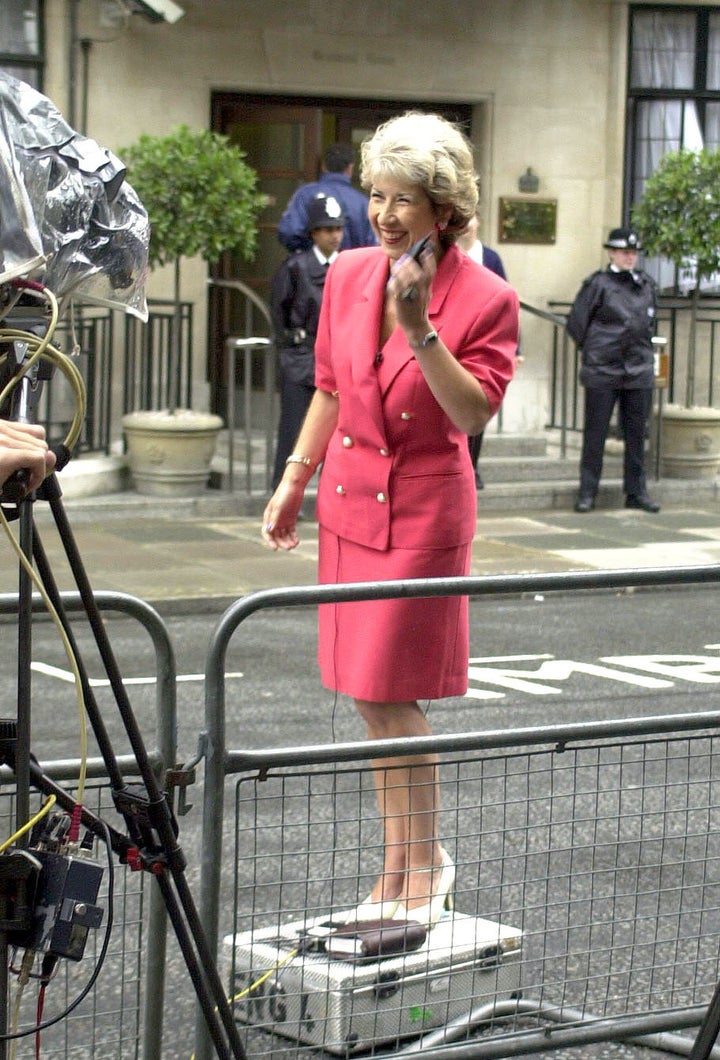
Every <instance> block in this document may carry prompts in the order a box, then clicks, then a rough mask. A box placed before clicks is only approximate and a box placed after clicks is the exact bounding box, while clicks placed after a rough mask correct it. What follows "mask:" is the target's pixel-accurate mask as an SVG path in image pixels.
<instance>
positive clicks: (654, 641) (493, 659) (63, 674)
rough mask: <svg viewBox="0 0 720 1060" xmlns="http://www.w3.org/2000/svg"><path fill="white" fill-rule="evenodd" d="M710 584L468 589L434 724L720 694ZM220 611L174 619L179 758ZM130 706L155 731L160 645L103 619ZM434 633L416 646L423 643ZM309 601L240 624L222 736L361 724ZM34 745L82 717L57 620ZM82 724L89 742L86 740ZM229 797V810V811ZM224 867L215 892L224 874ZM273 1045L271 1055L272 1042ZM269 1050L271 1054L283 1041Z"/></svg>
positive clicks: (184, 1037) (42, 642)
mask: <svg viewBox="0 0 720 1060" xmlns="http://www.w3.org/2000/svg"><path fill="white" fill-rule="evenodd" d="M716 614H717V604H716V594H715V593H714V592H713V591H712V590H711V589H689V588H681V589H669V590H661V591H651V592H645V591H636V592H617V593H615V592H598V593H593V594H582V595H561V596H546V597H544V598H541V597H536V598H527V599H509V598H508V599H487V600H476V601H474V602H473V604H472V606H471V630H472V632H471V656H472V657H471V664H470V688H469V692H468V695H467V696H466V697H463V698H462V699H453V700H447V701H443V702H441V703H437V704H432V705H431V707H430V712H429V717H430V719H431V722H432V724H433V728H434V731H435V732H436V733H438V734H440V733H454V732H462V733H467V732H472V731H486V730H504V729H509V728H512V729H520V728H525V727H541V728H544V727H552V726H554V725H557V724H565V723H567V722H578V721H587V722H590V721H597V720H603V719H610V718H620V719H622V718H624V719H627V718H639V717H647V716H657V715H663V714H673V715H675V714H677V715H682V714H687V713H693V712H698V711H712V710H718V709H720V633H718V628H717V621H716ZM219 617H220V616H219V615H212V614H202V615H197V616H183V617H178V618H171V619H168V620H167V622H166V625H167V629H168V633H169V636H170V638H171V640H172V643H173V645H174V648H175V654H176V660H177V668H178V674H179V679H178V685H177V694H178V718H177V733H178V749H179V753H178V761H187V760H189V759H190V758H192V757H193V755H194V753H195V750H196V747H197V743H198V738H199V735H200V733H201V732H202V730H203V729H204V727H205V722H204V691H203V689H204V685H203V675H204V671H205V660H206V656H207V650H208V645H209V642H210V640H211V638H212V636H213V633H214V631H215V629H216V626H217V622H218V619H219ZM107 629H108V631H109V635H110V639H111V643H112V645H113V650H114V652H115V654H116V656H117V658H118V662H119V664H120V667H121V670H122V672H123V675H124V677H125V679H126V681H127V687H128V691H129V694H130V696H131V700H132V704H133V709H134V710H135V712H136V716H137V720H138V723H139V725H140V728H141V730H142V732H143V733H144V734H145V738H146V740H147V743H148V745H149V746H152V744H153V740H154V737H153V732H154V729H155V706H156V702H155V701H156V689H155V684H154V681H153V674H154V663H153V653H152V649H151V647H150V646H149V642H148V638H147V635H146V633H145V632H144V631H142V630H139V629H138V628H137V626H136V625H135V623H134V622H130V621H127V620H125V619H119V618H115V617H113V618H109V619H108V621H107ZM14 632H15V630H14V626H13V625H12V624H10V623H6V624H5V626H4V627H3V634H2V651H1V653H0V687H1V688H2V691H3V695H4V702H6V703H7V704H8V705H9V706H8V710H7V716H12V707H11V706H10V705H11V704H13V702H14V697H15V694H16V688H17V672H16V667H17V653H18V646H17V643H16V642H14V639H13V638H14ZM78 640H79V645H80V650H81V654H82V657H83V660H84V661H85V663H86V665H87V667H88V670H89V673H90V675H91V677H92V678H93V679H94V680H96V681H97V685H96V695H97V698H98V703H99V705H100V708H101V711H102V714H103V717H104V720H105V723H106V726H107V728H108V731H109V733H110V735H111V738H112V740H113V743H114V746H115V749H116V752H117V753H124V752H125V751H127V750H128V744H127V740H126V738H125V736H124V735H123V732H122V725H121V723H120V719H119V716H118V713H117V710H116V708H115V706H114V704H113V702H112V698H111V696H110V693H109V691H108V690H107V688H105V687H104V686H103V683H102V678H103V675H102V671H101V667H100V664H99V660H98V659H97V656H96V652H95V649H94V647H93V646H92V643H91V640H90V638H89V636H88V635H86V634H85V633H84V632H80V631H78ZM430 649H431V646H428V645H418V650H430ZM314 651H315V614H314V612H313V611H312V610H311V609H307V610H306V609H294V610H283V611H278V612H274V613H269V612H260V613H258V614H255V615H253V616H252V617H251V618H250V619H249V620H248V621H247V622H246V623H244V624H243V626H242V627H241V628H240V629H239V630H238V631H237V632H236V633H235V635H234V636H233V639H232V641H231V644H230V648H229V651H228V656H227V660H226V678H225V681H226V699H227V702H226V720H227V737H228V745H229V746H230V747H231V748H236V749H251V748H260V747H300V746H302V745H307V744H324V743H332V742H338V741H346V740H356V739H361V738H362V731H361V728H360V725H359V723H358V719H357V718H356V717H355V714H354V711H353V709H352V707H351V705H350V704H349V702H348V701H346V700H345V699H344V698H342V697H341V698H336V697H334V696H333V694H332V693H330V692H328V691H327V690H324V689H322V688H321V686H320V683H319V680H318V677H317V672H316V668H315V662H314ZM32 660H33V696H32V732H33V739H32V743H33V751H34V753H35V754H36V755H37V756H38V757H39V758H40V759H41V760H50V759H53V760H54V759H59V758H74V757H77V753H78V726H77V721H76V713H77V711H76V706H75V703H74V699H73V695H72V689H71V686H70V684H69V683H68V680H67V669H68V666H67V661H66V659H65V656H64V652H63V649H62V647H61V646H60V644H59V643H58V638H57V636H56V634H55V632H54V630H53V627H52V626H51V624H50V623H48V622H41V623H38V624H36V625H35V628H34V635H33V648H32ZM92 745H93V741H92V738H91V750H90V753H91V754H93V753H95V752H94V750H93V746H92ZM189 798H190V801H191V802H192V803H193V804H194V806H193V809H192V810H191V811H190V812H189V813H188V815H187V816H184V817H182V818H181V819H180V828H181V833H180V837H181V842H182V845H183V848H184V849H185V851H186V853H187V856H188V863H189V864H188V873H187V875H188V880H189V882H190V884H191V887H192V888H193V890H194V891H195V892H196V893H197V886H198V879H199V864H200V858H199V842H200V805H201V798H202V796H201V789H200V787H199V786H198V787H196V788H194V789H191V791H190V796H189ZM233 813H234V807H233V806H231V805H229V806H228V810H227V816H228V817H229V818H230V820H232V815H233ZM229 875H230V874H229V873H226V874H225V876H224V880H223V888H224V892H223V903H228V902H231V901H232V893H231V887H232V881H231V879H229ZM168 996H169V998H172V1001H171V1003H170V1004H168V1006H167V1008H166V1025H167V1035H166V1041H167V1047H166V1051H165V1052H164V1056H165V1057H166V1058H167V1060H175V1058H180V1057H184V1056H188V1055H189V1050H188V1049H187V1041H188V1030H189V1020H188V1012H189V1005H190V1004H191V1002H192V1000H193V995H192V991H191V989H190V987H189V984H188V981H187V974H186V971H185V968H184V964H183V962H182V959H181V958H180V956H179V954H178V952H177V948H176V946H175V945H174V943H173V942H171V944H170V947H169V957H168ZM266 1055H267V1054H266ZM278 1055H280V1054H279V1053H278ZM554 1055H557V1056H559V1057H561V1056H562V1057H564V1056H567V1057H587V1058H590V1057H593V1058H600V1057H603V1058H604V1057H608V1058H616V1057H617V1058H622V1057H637V1058H638V1060H639V1058H640V1057H641V1056H644V1055H647V1056H648V1057H653V1058H654V1060H655V1058H660V1057H664V1056H666V1055H669V1054H666V1053H663V1052H660V1051H658V1050H650V1051H646V1052H645V1053H642V1052H641V1051H640V1050H638V1049H637V1048H635V1047H631V1046H628V1045H620V1044H603V1045H602V1046H585V1047H583V1048H582V1049H580V1050H566V1051H563V1052H558V1053H557V1054H554Z"/></svg>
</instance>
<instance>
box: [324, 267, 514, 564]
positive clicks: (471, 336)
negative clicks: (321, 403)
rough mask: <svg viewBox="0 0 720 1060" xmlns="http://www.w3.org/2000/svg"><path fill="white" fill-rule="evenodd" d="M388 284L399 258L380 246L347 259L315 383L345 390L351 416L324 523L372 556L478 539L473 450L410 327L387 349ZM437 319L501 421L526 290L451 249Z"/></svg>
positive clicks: (328, 289) (332, 453) (338, 441)
mask: <svg viewBox="0 0 720 1060" xmlns="http://www.w3.org/2000/svg"><path fill="white" fill-rule="evenodd" d="M388 276H389V269H388V259H387V257H386V255H385V254H384V253H383V252H382V250H380V249H379V248H375V247H372V248H363V249H359V250H346V251H343V252H342V253H341V254H340V256H339V257H338V258H337V260H336V261H335V263H334V264H333V265H332V266H331V268H330V271H329V273H328V276H327V281H326V284H325V292H324V295H323V303H322V309H321V313H320V323H319V328H318V334H317V339H316V343H315V360H316V371H315V384H316V386H317V387H318V388H320V389H322V390H327V391H331V392H332V391H337V393H338V399H339V408H338V425H337V430H336V431H335V432H334V434H333V436H332V438H331V440H330V443H329V445H328V448H327V452H326V456H325V462H324V465H323V469H322V473H321V476H320V486H319V490H318V519H319V521H320V523H321V524H322V525H323V526H325V527H326V528H327V529H329V530H331V531H332V532H333V533H335V534H337V535H339V536H340V537H344V538H347V539H349V540H351V541H354V542H356V543H358V544H362V545H366V546H368V547H370V548H376V549H383V550H384V549H388V548H391V547H398V546H399V547H405V548H445V547H455V546H457V545H461V544H466V543H467V542H468V541H470V540H472V537H473V535H474V532H475V522H476V508H477V501H476V493H475V481H474V475H473V469H472V464H471V461H470V457H469V454H468V441H467V437H466V435H465V434H464V433H463V432H462V431H460V430H458V428H457V427H455V426H454V425H453V424H452V422H451V420H450V419H449V418H448V416H447V415H446V414H445V413H444V412H443V410H442V409H441V408H440V406H439V405H438V403H437V401H436V400H435V398H434V397H433V395H432V393H431V391H430V388H429V387H428V385H427V383H426V382H425V378H424V376H423V374H422V371H421V370H420V366H419V365H418V363H417V361H416V359H415V355H414V353H413V351H412V349H411V348H410V346H409V345H408V343H407V340H406V339H405V336H404V334H403V332H402V330H401V329H400V328H397V329H396V330H395V332H394V333H393V334H392V335H391V337H390V339H389V340H388V342H387V343H386V344H385V347H384V348H383V350H382V351H380V350H379V348H378V344H379V333H380V319H381V312H382V305H383V294H384V290H385V285H386V283H387V280H388ZM429 317H430V323H431V325H432V327H434V328H435V329H436V330H437V331H438V332H439V335H440V338H441V339H442V341H443V342H444V343H445V345H446V346H447V347H448V349H450V350H452V351H453V352H454V353H455V355H456V356H457V358H458V359H459V361H460V362H461V363H462V365H463V366H464V367H465V368H467V370H468V371H469V372H471V373H472V374H473V375H474V376H475V377H476V378H477V379H478V380H479V382H480V384H481V385H482V387H483V390H484V391H485V394H486V395H487V398H488V401H489V402H490V407H491V408H492V411H493V413H494V412H496V411H497V409H498V407H499V405H500V402H501V400H502V397H503V394H504V393H505V388H506V387H507V384H508V383H509V381H510V379H511V378H512V373H513V366H514V360H515V349H516V347H517V340H518V299H517V295H516V293H515V292H514V291H513V290H512V288H511V287H509V286H508V284H507V283H506V282H505V281H504V280H501V279H500V278H499V277H498V276H496V275H495V274H494V273H492V272H490V270H489V269H486V268H484V267H483V266H482V265H478V264H477V263H476V262H474V261H472V260H471V259H470V258H469V257H467V255H466V254H463V252H462V251H461V250H459V249H458V248H457V247H451V248H450V249H449V250H448V251H447V252H446V253H445V255H444V256H443V258H442V260H441V262H440V265H439V267H438V271H437V273H436V275H435V278H434V280H433V287H432V299H431V302H430V308H429Z"/></svg>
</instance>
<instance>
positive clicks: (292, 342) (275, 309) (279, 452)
mask: <svg viewBox="0 0 720 1060" xmlns="http://www.w3.org/2000/svg"><path fill="white" fill-rule="evenodd" d="M344 222H345V218H344V215H343V212H342V209H341V207H340V204H339V203H338V201H337V200H336V199H334V198H332V196H330V197H327V196H318V197H316V198H315V199H314V200H313V201H312V202H311V203H310V206H309V210H308V223H309V225H310V228H309V231H313V230H314V229H316V228H337V227H340V226H344ZM311 243H312V240H311ZM335 257H337V253H335V254H333V255H331V257H330V258H329V259H327V261H326V260H325V259H324V258H323V256H322V254H321V253H320V252H319V251H318V249H317V248H316V247H315V246H314V245H312V246H311V249H310V250H305V251H301V252H300V253H298V254H293V255H292V256H291V257H289V258H288V259H287V260H286V261H284V262H283V264H282V265H281V266H280V268H279V269H278V271H277V272H276V274H275V276H274V277H273V283H272V294H271V302H270V312H271V316H272V321H273V330H274V333H275V342H276V345H277V348H278V353H279V358H280V422H279V425H278V440H277V449H276V452H275V465H274V468H273V478H272V488H273V489H275V488H276V487H277V485H278V483H279V482H280V479H281V478H282V475H283V471H284V470H285V461H286V459H287V458H288V456H289V455H290V454H291V453H292V451H293V446H294V444H295V439H296V438H297V436H298V434H299V433H300V428H301V427H302V424H303V420H304V419H305V416H306V414H307V410H308V407H309V405H310V402H311V400H312V396H313V394H314V392H315V353H314V351H315V336H316V334H317V326H318V318H319V316H320V304H321V302H322V296H323V288H324V287H325V275H326V273H327V270H328V267H329V264H330V261H332V260H334V259H335Z"/></svg>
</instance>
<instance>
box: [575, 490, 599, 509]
mask: <svg viewBox="0 0 720 1060" xmlns="http://www.w3.org/2000/svg"><path fill="white" fill-rule="evenodd" d="M594 507H595V498H594V497H592V496H591V495H590V494H589V493H581V494H580V496H579V497H578V499H577V500H576V501H575V511H576V512H591V511H592V510H593V508H594Z"/></svg>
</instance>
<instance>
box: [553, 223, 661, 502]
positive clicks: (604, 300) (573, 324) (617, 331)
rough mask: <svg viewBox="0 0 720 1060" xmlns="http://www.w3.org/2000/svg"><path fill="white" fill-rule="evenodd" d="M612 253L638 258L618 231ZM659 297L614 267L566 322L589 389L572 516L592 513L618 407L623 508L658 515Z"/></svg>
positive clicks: (610, 243) (583, 293) (635, 245)
mask: <svg viewBox="0 0 720 1060" xmlns="http://www.w3.org/2000/svg"><path fill="white" fill-rule="evenodd" d="M604 246H605V247H606V248H607V249H617V250H621V249H632V250H640V249H641V248H640V242H639V240H638V237H637V235H636V234H635V232H632V231H631V230H630V229H625V228H616V229H613V230H612V232H611V233H610V235H609V237H608V240H607V242H606V243H605V244H604ZM656 309H657V289H656V286H655V282H654V281H653V280H652V278H651V277H650V276H648V274H647V273H646V272H643V271H642V270H639V269H632V270H630V269H618V268H617V267H616V266H614V265H613V264H610V265H609V266H608V267H607V268H606V269H604V270H599V271H598V272H595V273H593V274H592V276H589V277H588V278H587V279H586V280H585V282H584V283H583V285H582V287H581V288H580V291H579V292H578V294H577V296H576V298H575V301H574V302H573V305H572V308H571V310H570V313H569V315H568V319H567V330H568V332H569V334H570V335H571V337H572V338H573V339H574V340H575V342H576V343H577V344H578V346H580V347H581V348H582V356H581V367H580V382H581V384H582V385H583V386H584V387H585V423H584V429H583V448H582V455H581V459H580V489H579V493H578V499H577V502H576V505H575V510H576V511H580V512H587V511H590V510H591V509H592V508H593V507H594V504H595V496H596V494H597V491H598V487H599V484H600V477H601V474H602V466H603V454H604V449H605V441H606V439H607V434H608V429H609V426H610V418H611V416H612V412H613V409H614V407H615V404H616V403H617V404H618V407H619V417H620V424H621V427H622V431H623V437H624V443H625V445H624V460H623V489H624V491H625V494H626V502H625V503H626V507H629V508H641V509H643V510H644V511H658V510H659V506H658V505H657V504H656V503H655V502H654V501H652V500H650V498H649V497H648V494H647V485H646V479H645V468H644V463H645V432H646V427H647V422H648V418H649V415H650V409H651V407H652V394H653V386H654V354H653V347H652V342H651V339H652V336H653V335H654V333H655V325H656Z"/></svg>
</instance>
